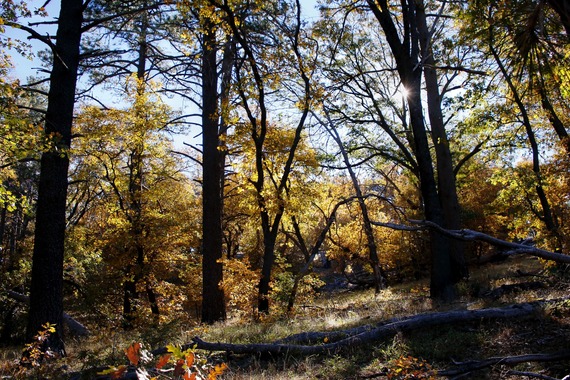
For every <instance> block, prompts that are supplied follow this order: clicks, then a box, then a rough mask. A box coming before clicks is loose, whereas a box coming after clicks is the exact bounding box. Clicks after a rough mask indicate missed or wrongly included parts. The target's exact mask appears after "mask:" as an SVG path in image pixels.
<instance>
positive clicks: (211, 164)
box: [202, 19, 226, 323]
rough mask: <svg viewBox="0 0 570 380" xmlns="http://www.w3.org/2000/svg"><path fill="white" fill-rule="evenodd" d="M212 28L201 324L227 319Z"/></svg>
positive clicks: (206, 80)
mask: <svg viewBox="0 0 570 380" xmlns="http://www.w3.org/2000/svg"><path fill="white" fill-rule="evenodd" d="M217 51H218V48H217V41H216V31H215V27H214V24H213V23H212V22H211V21H210V20H208V19H206V20H205V21H204V34H203V57H202V139H203V140H202V141H203V155H202V170H203V180H202V210H203V214H202V239H203V240H202V241H203V248H202V249H203V250H202V322H204V323H214V322H216V321H220V320H224V319H225V318H226V305H225V297H224V292H223V290H222V289H221V288H220V283H221V281H222V279H223V271H222V270H223V268H222V264H221V263H220V262H219V260H220V259H221V258H222V247H223V231H222V201H223V197H222V186H221V185H222V177H223V176H222V174H223V160H222V158H223V157H222V154H221V153H220V150H219V149H218V147H219V145H220V141H219V129H218V123H219V122H218V120H219V111H218V109H219V108H218V72H217V57H216V56H217Z"/></svg>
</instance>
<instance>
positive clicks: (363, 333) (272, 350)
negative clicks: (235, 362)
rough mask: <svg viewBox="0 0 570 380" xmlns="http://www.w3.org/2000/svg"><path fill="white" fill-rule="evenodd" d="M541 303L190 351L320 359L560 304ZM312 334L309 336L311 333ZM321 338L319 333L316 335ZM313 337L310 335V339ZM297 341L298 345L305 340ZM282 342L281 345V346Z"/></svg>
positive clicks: (203, 345)
mask: <svg viewBox="0 0 570 380" xmlns="http://www.w3.org/2000/svg"><path fill="white" fill-rule="evenodd" d="M556 301H558V300H552V301H538V302H532V303H522V304H515V305H509V306H504V307H497V308H488V309H480V310H453V311H445V312H436V313H424V314H418V315H414V316H410V317H404V318H395V319H392V320H390V321H387V322H381V323H379V324H376V325H368V326H362V327H360V328H356V329H349V330H344V331H334V332H331V333H321V334H323V335H320V336H319V335H314V336H310V338H311V339H312V338H315V337H317V338H322V339H319V341H320V342H326V341H329V342H330V338H331V337H335V338H339V337H340V338H341V339H340V340H338V341H335V342H330V343H325V344H319V345H305V344H297V343H291V344H288V343H282V342H287V341H288V338H285V339H284V340H281V341H278V342H274V343H256V344H232V343H220V342H217V343H214V342H206V341H204V340H202V339H200V338H199V337H195V338H194V339H192V342H191V343H189V344H188V345H187V347H195V348H197V349H201V350H207V351H226V352H232V353H234V354H273V355H281V354H299V355H316V354H331V353H337V352H340V351H343V350H346V349H348V348H351V347H356V346H362V345H366V344H370V343H371V342H375V341H380V340H386V339H390V338H392V337H393V336H394V335H396V334H397V333H398V332H400V331H402V332H407V331H412V330H416V329H419V328H427V327H433V326H440V325H449V324H450V323H458V322H462V323H465V322H469V321H476V320H480V319H488V318H492V319H504V318H515V317H523V316H529V315H532V314H533V313H535V312H537V311H538V310H539V309H540V308H541V306H542V305H543V304H544V303H547V302H556ZM307 334H308V333H307ZM314 334H319V333H314ZM307 336H309V335H307ZM298 338H299V337H298V336H297V338H295V339H294V341H295V342H297V341H299V340H302V339H298ZM325 338H327V339H325ZM280 342H281V343H280ZM165 352H166V348H162V349H158V350H155V351H153V354H155V355H157V354H162V353H165Z"/></svg>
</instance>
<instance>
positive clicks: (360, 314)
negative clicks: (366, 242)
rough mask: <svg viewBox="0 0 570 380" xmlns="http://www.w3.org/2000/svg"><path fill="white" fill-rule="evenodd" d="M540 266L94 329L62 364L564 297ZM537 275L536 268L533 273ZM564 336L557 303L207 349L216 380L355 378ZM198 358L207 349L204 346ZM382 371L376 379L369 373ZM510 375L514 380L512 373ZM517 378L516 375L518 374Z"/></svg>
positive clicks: (497, 375)
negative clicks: (269, 348)
mask: <svg viewBox="0 0 570 380" xmlns="http://www.w3.org/2000/svg"><path fill="white" fill-rule="evenodd" d="M540 270H541V265H540V263H539V262H538V261H537V260H534V259H528V258H522V257H521V258H515V259H510V260H508V261H506V262H503V263H500V264H492V265H486V266H484V267H481V268H478V269H476V270H474V271H473V273H472V276H471V279H470V281H468V282H466V283H464V284H461V285H460V286H459V287H458V291H459V295H460V297H459V299H458V301H457V302H455V303H453V304H451V305H436V304H433V303H432V302H431V300H430V299H429V297H428V289H427V284H426V282H425V281H418V282H415V283H407V284H402V285H397V286H394V287H391V288H390V289H386V290H383V291H382V292H380V293H379V294H374V291H373V290H359V291H350V292H349V291H344V292H337V293H333V294H323V295H321V296H320V297H319V298H317V299H316V300H314V302H313V303H311V304H308V305H300V306H298V307H297V309H296V310H295V314H294V315H292V316H287V317H285V316H281V317H279V318H277V319H276V320H265V321H261V322H260V321H256V322H253V321H244V320H239V319H234V320H230V321H227V322H225V323H220V324H217V325H214V326H208V327H205V326H196V325H191V324H189V322H184V321H179V323H177V324H176V323H175V324H171V325H168V326H162V327H161V328H160V329H156V328H153V329H148V330H141V331H138V332H131V333H130V334H125V333H123V332H122V331H121V330H117V329H115V330H113V329H109V330H106V331H98V333H97V334H95V335H94V336H92V337H91V338H89V339H87V340H82V341H78V342H68V343H67V349H68V355H69V356H68V357H67V358H66V359H65V365H66V366H67V368H68V369H69V370H81V369H83V368H85V367H91V366H99V365H109V364H111V365H112V364H118V363H119V364H120V363H123V362H124V354H123V349H124V348H125V347H127V346H128V345H130V344H131V343H132V342H133V341H144V342H146V343H147V344H148V346H149V347H152V348H156V347H159V346H162V345H165V344H166V343H174V344H181V343H184V342H188V341H189V340H190V339H191V338H192V337H194V336H197V335H198V336H200V337H202V338H203V339H205V340H210V341H220V342H230V343H258V342H273V341H275V340H278V339H281V338H285V337H287V336H289V335H292V334H296V333H300V332H306V331H334V330H343V329H347V328H351V327H355V326H359V325H363V324H373V323H376V322H379V321H381V320H385V319H389V318H394V317H399V316H408V315H414V314H418V313H422V312H426V311H438V310H449V309H474V308H482V307H490V306H496V305H501V304H508V303H515V302H527V301H533V300H536V299H544V298H547V299H548V298H550V299H555V298H560V297H563V296H568V288H569V284H568V283H567V282H564V280H561V279H558V280H557V281H552V278H548V277H546V276H544V277H540V276H534V277H521V276H520V274H521V273H538V272H540ZM541 276H542V275H541ZM531 280H533V281H534V280H538V281H544V283H545V285H546V286H545V287H544V288H540V289H533V290H528V291H513V292H511V293H505V294H503V295H501V296H500V297H498V298H497V297H496V298H489V297H487V296H485V295H486V294H489V292H491V291H492V290H493V289H496V288H498V287H500V286H502V285H511V284H515V283H522V282H525V281H531ZM568 342H570V303H560V304H557V305H554V306H552V307H549V308H547V309H545V310H544V312H543V314H542V315H538V316H534V317H532V318H526V319H524V320H513V321H501V322H497V321H478V322H476V323H470V324H464V325H460V326H457V325H453V326H442V327H438V328H433V329H425V330H419V331H415V332H414V333H409V334H397V335H396V336H395V337H394V338H393V339H392V340H389V341H387V342H378V343H375V344H369V345H367V346H366V347H362V348H361V349H354V350H352V351H350V352H344V353H343V354H342V355H337V356H332V357H331V356H311V357H295V356H288V355H287V356H284V357H278V358H261V357H256V356H232V357H227V356H220V355H217V356H216V355H215V356H212V357H211V359H213V360H218V361H219V360H223V361H225V362H227V363H228V364H229V370H228V371H227V372H226V374H225V375H224V378H225V379H277V380H279V379H319V378H320V379H358V378H363V377H365V376H371V375H374V374H379V373H382V372H384V371H385V370H386V367H387V366H388V365H389V363H390V362H391V361H392V360H394V359H396V358H399V357H401V356H407V355H412V356H414V357H418V358H422V359H424V360H426V361H427V362H429V363H431V364H432V365H433V366H434V367H436V368H448V367H449V366H450V365H451V363H452V361H453V360H457V361H463V360H477V359H483V358H487V357H490V356H508V355H517V354H523V353H524V354H526V353H537V352H555V351H558V350H560V349H566V348H568ZM19 355H20V350H19V349H16V348H8V349H3V350H0V376H4V375H6V373H1V372H2V368H6V366H7V363H10V362H13V361H14V360H16V359H17V358H18V357H19ZM203 355H207V354H206V353H203ZM509 369H511V368H501V367H496V368H494V369H493V370H492V371H479V372H477V373H475V374H472V375H471V377H464V378H465V379H508V378H511V377H512V376H511V377H509V376H510V375H508V373H507V370H509ZM515 369H517V370H521V371H523V370H524V371H532V372H539V373H543V374H548V375H549V376H557V377H558V378H561V377H563V376H564V375H567V374H570V363H554V364H549V365H548V366H546V365H541V364H532V365H520V366H518V367H516V368H515ZM376 378H382V377H376ZM512 378H516V377H512ZM519 378H520V377H519Z"/></svg>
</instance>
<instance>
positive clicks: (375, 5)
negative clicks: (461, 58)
mask: <svg viewBox="0 0 570 380" xmlns="http://www.w3.org/2000/svg"><path fill="white" fill-rule="evenodd" d="M367 3H368V6H369V7H370V9H371V11H372V13H373V14H374V16H375V17H376V19H377V20H378V22H379V23H380V26H381V27H382V29H383V31H384V35H385V36H386V40H387V42H388V45H389V46H390V49H391V51H392V54H393V56H394V59H395V62H396V69H397V71H398V74H399V76H400V79H401V81H402V85H403V86H404V87H405V89H406V90H407V93H408V96H407V104H408V108H409V112H410V125H411V128H412V133H413V146H414V154H415V156H416V160H417V164H418V174H419V178H420V191H421V194H422V198H423V204H424V213H425V217H426V219H427V220H429V221H432V222H434V223H436V224H438V225H445V215H444V212H443V209H442V205H441V203H440V197H439V194H438V188H437V182H436V177H435V172H434V168H433V162H432V158H431V153H430V146H429V143H428V135H427V131H426V126H425V123H424V116H423V109H422V99H421V77H422V65H421V62H420V60H419V58H420V49H421V46H420V41H419V33H418V26H417V18H416V13H417V9H416V1H415V0H410V1H402V6H401V11H402V22H403V23H404V28H403V35H402V39H400V35H399V32H398V28H397V27H396V25H395V23H394V20H393V18H392V17H393V16H392V10H391V6H390V5H388V2H387V1H385V0H381V1H373V0H367ZM430 245H431V255H432V267H431V283H430V293H431V296H432V297H433V298H437V299H441V300H445V301H447V300H450V299H452V298H453V297H454V290H453V284H454V277H456V276H454V275H453V273H452V264H451V259H450V242H449V239H447V238H446V237H444V236H442V235H441V234H440V233H438V232H436V231H430Z"/></svg>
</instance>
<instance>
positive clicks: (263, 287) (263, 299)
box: [257, 212, 281, 314]
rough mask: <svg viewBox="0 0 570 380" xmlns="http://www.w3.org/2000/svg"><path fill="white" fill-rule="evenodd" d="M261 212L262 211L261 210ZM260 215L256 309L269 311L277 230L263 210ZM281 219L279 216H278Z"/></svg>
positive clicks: (262, 311) (264, 311)
mask: <svg viewBox="0 0 570 380" xmlns="http://www.w3.org/2000/svg"><path fill="white" fill-rule="evenodd" d="M262 213H263V212H262ZM265 214H266V215H265V216H262V218H263V219H264V221H262V223H263V224H264V226H263V227H262V228H263V266H262V267H261V278H260V279H259V285H258V300H257V309H258V311H259V312H260V313H266V314H267V313H269V292H270V291H271V271H272V269H273V264H275V242H276V241H277V230H276V229H275V230H274V231H272V230H271V227H270V226H269V215H267V212H265ZM279 219H281V218H279Z"/></svg>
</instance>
